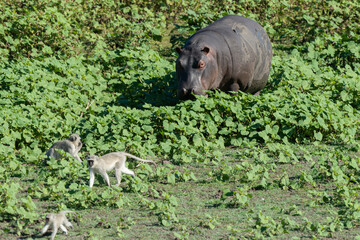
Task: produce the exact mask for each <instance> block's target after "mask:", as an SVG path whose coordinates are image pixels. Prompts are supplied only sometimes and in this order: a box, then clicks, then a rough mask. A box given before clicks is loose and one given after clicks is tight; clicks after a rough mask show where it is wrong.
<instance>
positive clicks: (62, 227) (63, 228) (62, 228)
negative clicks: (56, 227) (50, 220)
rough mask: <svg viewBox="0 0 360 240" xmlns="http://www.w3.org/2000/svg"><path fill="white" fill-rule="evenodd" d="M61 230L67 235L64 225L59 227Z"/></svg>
mask: <svg viewBox="0 0 360 240" xmlns="http://www.w3.org/2000/svg"><path fill="white" fill-rule="evenodd" d="M60 228H61V230H62V231H63V232H64V233H65V235H68V231H67V229H66V227H65V226H64V225H62V224H61V225H60Z"/></svg>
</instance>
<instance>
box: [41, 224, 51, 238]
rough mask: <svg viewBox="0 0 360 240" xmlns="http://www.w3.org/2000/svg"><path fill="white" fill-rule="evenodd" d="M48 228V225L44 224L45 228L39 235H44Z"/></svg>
mask: <svg viewBox="0 0 360 240" xmlns="http://www.w3.org/2000/svg"><path fill="white" fill-rule="evenodd" d="M49 227H50V224H45V226H44V227H43V229H42V230H41V233H40V234H41V235H44V234H45V233H46V232H47V230H48V229H49Z"/></svg>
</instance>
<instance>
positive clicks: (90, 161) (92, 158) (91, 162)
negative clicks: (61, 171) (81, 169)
mask: <svg viewBox="0 0 360 240" xmlns="http://www.w3.org/2000/svg"><path fill="white" fill-rule="evenodd" d="M97 159H98V157H97V156H95V155H90V156H88V157H87V159H86V160H87V163H88V166H89V167H93V166H94V164H95V161H97Z"/></svg>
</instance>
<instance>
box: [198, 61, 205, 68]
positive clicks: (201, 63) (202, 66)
mask: <svg viewBox="0 0 360 240" xmlns="http://www.w3.org/2000/svg"><path fill="white" fill-rule="evenodd" d="M204 67H205V62H204V61H202V60H200V61H199V68H204Z"/></svg>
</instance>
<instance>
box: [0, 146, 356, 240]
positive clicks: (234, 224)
mask: <svg viewBox="0 0 360 240" xmlns="http://www.w3.org/2000/svg"><path fill="white" fill-rule="evenodd" d="M302 147H304V148H305V149H307V150H308V151H310V152H314V153H316V152H322V151H324V146H318V147H316V146H310V145H308V146H305V145H304V146H302ZM342 148H343V149H346V148H344V147H342ZM328 149H338V148H336V147H335V148H334V147H328ZM244 152H246V151H242V150H240V149H237V150H234V149H227V150H226V151H225V153H224V157H223V159H222V161H224V162H226V164H228V165H230V166H236V165H237V164H240V163H241V162H249V163H251V164H256V161H257V159H254V158H253V159H251V158H247V159H246V158H245V157H244V155H245V154H246V153H244ZM300 153H301V152H300V151H299V152H298V155H299V156H301V154H300ZM316 158H317V157H316V156H314V159H316ZM300 159H301V158H300ZM167 164H169V163H167ZM267 164H268V165H269V166H270V165H272V164H273V167H272V168H273V170H270V171H269V172H270V175H269V176H270V178H269V179H268V180H267V181H268V187H267V188H261V187H260V188H259V187H254V186H256V185H257V184H258V182H251V181H249V182H244V181H243V180H241V181H239V180H235V181H233V180H231V179H230V180H229V181H219V180H217V177H216V176H218V175H216V174H215V175H214V170H215V172H216V171H217V170H219V168H221V167H219V166H216V165H215V164H213V163H208V164H204V163H192V164H189V165H186V166H175V167H176V168H177V169H178V170H179V171H182V168H183V167H186V168H187V169H190V170H191V171H193V172H194V173H195V175H196V178H197V181H187V182H177V183H176V184H168V183H164V182H163V181H157V182H156V181H152V182H150V184H151V185H153V188H154V189H156V190H157V191H158V192H160V193H162V192H167V193H168V194H170V195H173V196H175V197H176V199H177V203H178V206H176V210H175V211H176V215H177V217H178V219H179V222H178V223H173V224H172V225H171V226H168V227H165V226H162V225H161V224H160V222H159V221H158V217H157V215H156V210H151V209H149V208H148V207H146V206H145V205H144V204H143V203H142V201H141V199H140V198H139V193H136V192H131V191H129V189H128V188H127V185H128V184H129V181H130V177H128V176H125V177H123V182H122V191H123V196H124V198H125V199H126V204H125V205H124V206H123V207H121V208H119V209H116V208H107V207H101V208H98V207H95V208H90V209H84V210H76V212H77V214H78V215H79V216H80V226H79V227H78V226H76V225H75V228H74V229H70V231H69V236H70V237H71V239H119V238H120V237H123V238H125V239H175V238H176V237H175V235H174V233H175V232H176V233H178V234H184V236H185V237H184V238H186V237H188V238H189V239H231V238H232V237H234V238H235V239H238V238H241V237H245V238H255V239H256V238H257V235H256V234H255V232H256V231H259V232H261V229H263V232H262V233H263V235H264V236H267V237H268V238H274V239H314V238H321V239H354V238H355V237H356V236H357V235H358V234H360V229H359V228H357V227H355V228H352V229H351V230H346V229H345V230H343V231H334V232H329V231H322V230H321V228H322V227H323V226H325V225H326V224H327V221H328V219H327V217H331V216H334V212H337V211H339V210H341V208H342V206H340V205H339V206H337V205H334V204H324V202H322V201H320V200H319V197H317V196H316V193H320V192H322V191H325V192H328V193H329V194H331V192H334V183H333V182H332V181H330V180H327V181H324V179H322V180H321V181H317V185H316V187H313V186H312V185H311V184H306V183H305V184H302V183H300V182H301V181H300V174H301V172H302V171H304V172H307V171H310V166H311V164H310V162H309V161H304V160H303V159H302V160H300V161H294V162H289V163H279V162H278V159H277V158H276V157H275V156H273V158H272V159H271V162H268V163H267ZM84 167H85V166H84ZM217 168H218V169H217ZM32 170H33V171H34V172H35V170H36V168H35V167H34V168H33V169H32ZM135 172H136V170H135ZM284 172H286V173H287V174H288V176H289V181H290V183H289V186H282V185H281V184H280V181H281V176H282V175H283V173H284ZM32 177H34V178H35V177H36V175H32ZM111 179H112V181H113V182H115V179H114V175H113V174H112V175H111ZM15 180H16V179H15ZM30 182H31V177H30V179H29V180H28V181H27V184H28V183H30ZM295 183H297V185H296V184H295ZM291 184H295V185H291ZM246 186H252V187H250V189H249V190H248V193H249V194H251V196H252V198H250V200H249V201H248V205H247V206H242V207H238V206H234V205H232V204H230V202H231V201H232V200H234V199H233V198H234V196H228V197H223V193H224V191H226V189H232V190H234V189H236V188H237V187H246ZM291 186H297V187H294V188H292V187H291ZM106 188H107V187H106V186H105V184H104V182H103V181H101V180H100V179H99V180H98V179H97V181H95V185H94V188H93V191H96V192H97V193H98V194H101V193H102V191H103V190H104V189H106ZM312 192H315V194H311V193H312ZM24 194H26V193H24ZM160 198H161V197H160ZM147 199H149V200H150V201H154V202H155V201H156V200H159V199H158V198H156V197H154V198H151V197H147ZM37 204H38V208H39V209H40V211H41V215H42V216H44V215H45V213H47V212H48V211H49V210H48V209H49V208H53V207H54V206H52V205H51V203H49V202H46V201H39V202H37ZM259 214H262V215H263V216H265V217H267V219H268V222H266V221H267V220H266V221H265V220H264V221H265V222H264V221H263V222H262V223H260V222H259V221H260V220H259V216H260V215H259ZM69 218H70V219H71V221H72V222H74V218H72V216H70V215H69ZM286 219H290V220H291V221H293V223H295V225H293V226H289V225H286V224H281V222H282V221H284V220H286ZM306 219H307V220H306ZM306 221H308V224H306ZM43 224H44V223H43V220H42V219H41V220H39V221H37V222H35V223H34V224H33V225H32V226H30V227H29V229H30V230H29V232H27V233H23V234H22V236H21V237H20V238H19V239H31V238H33V239H46V238H48V237H49V234H50V233H49V234H47V235H46V236H45V237H40V236H37V235H36V234H37V233H38V232H39V231H40V229H41V227H42V226H43ZM317 224H319V225H318V226H317ZM266 226H269V227H270V228H271V227H273V228H274V229H273V232H272V233H270V234H267V233H266V231H268V230H265V229H266V228H264V227H266ZM276 226H277V227H276ZM280 226H281V227H280ZM257 227H258V228H257ZM0 228H1V229H3V230H2V239H14V238H16V234H15V233H14V232H11V231H7V228H6V223H4V222H1V225H0ZM10 229H11V227H10ZM284 229H285V230H284ZM57 239H67V238H66V236H63V235H62V234H59V233H58V236H57Z"/></svg>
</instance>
